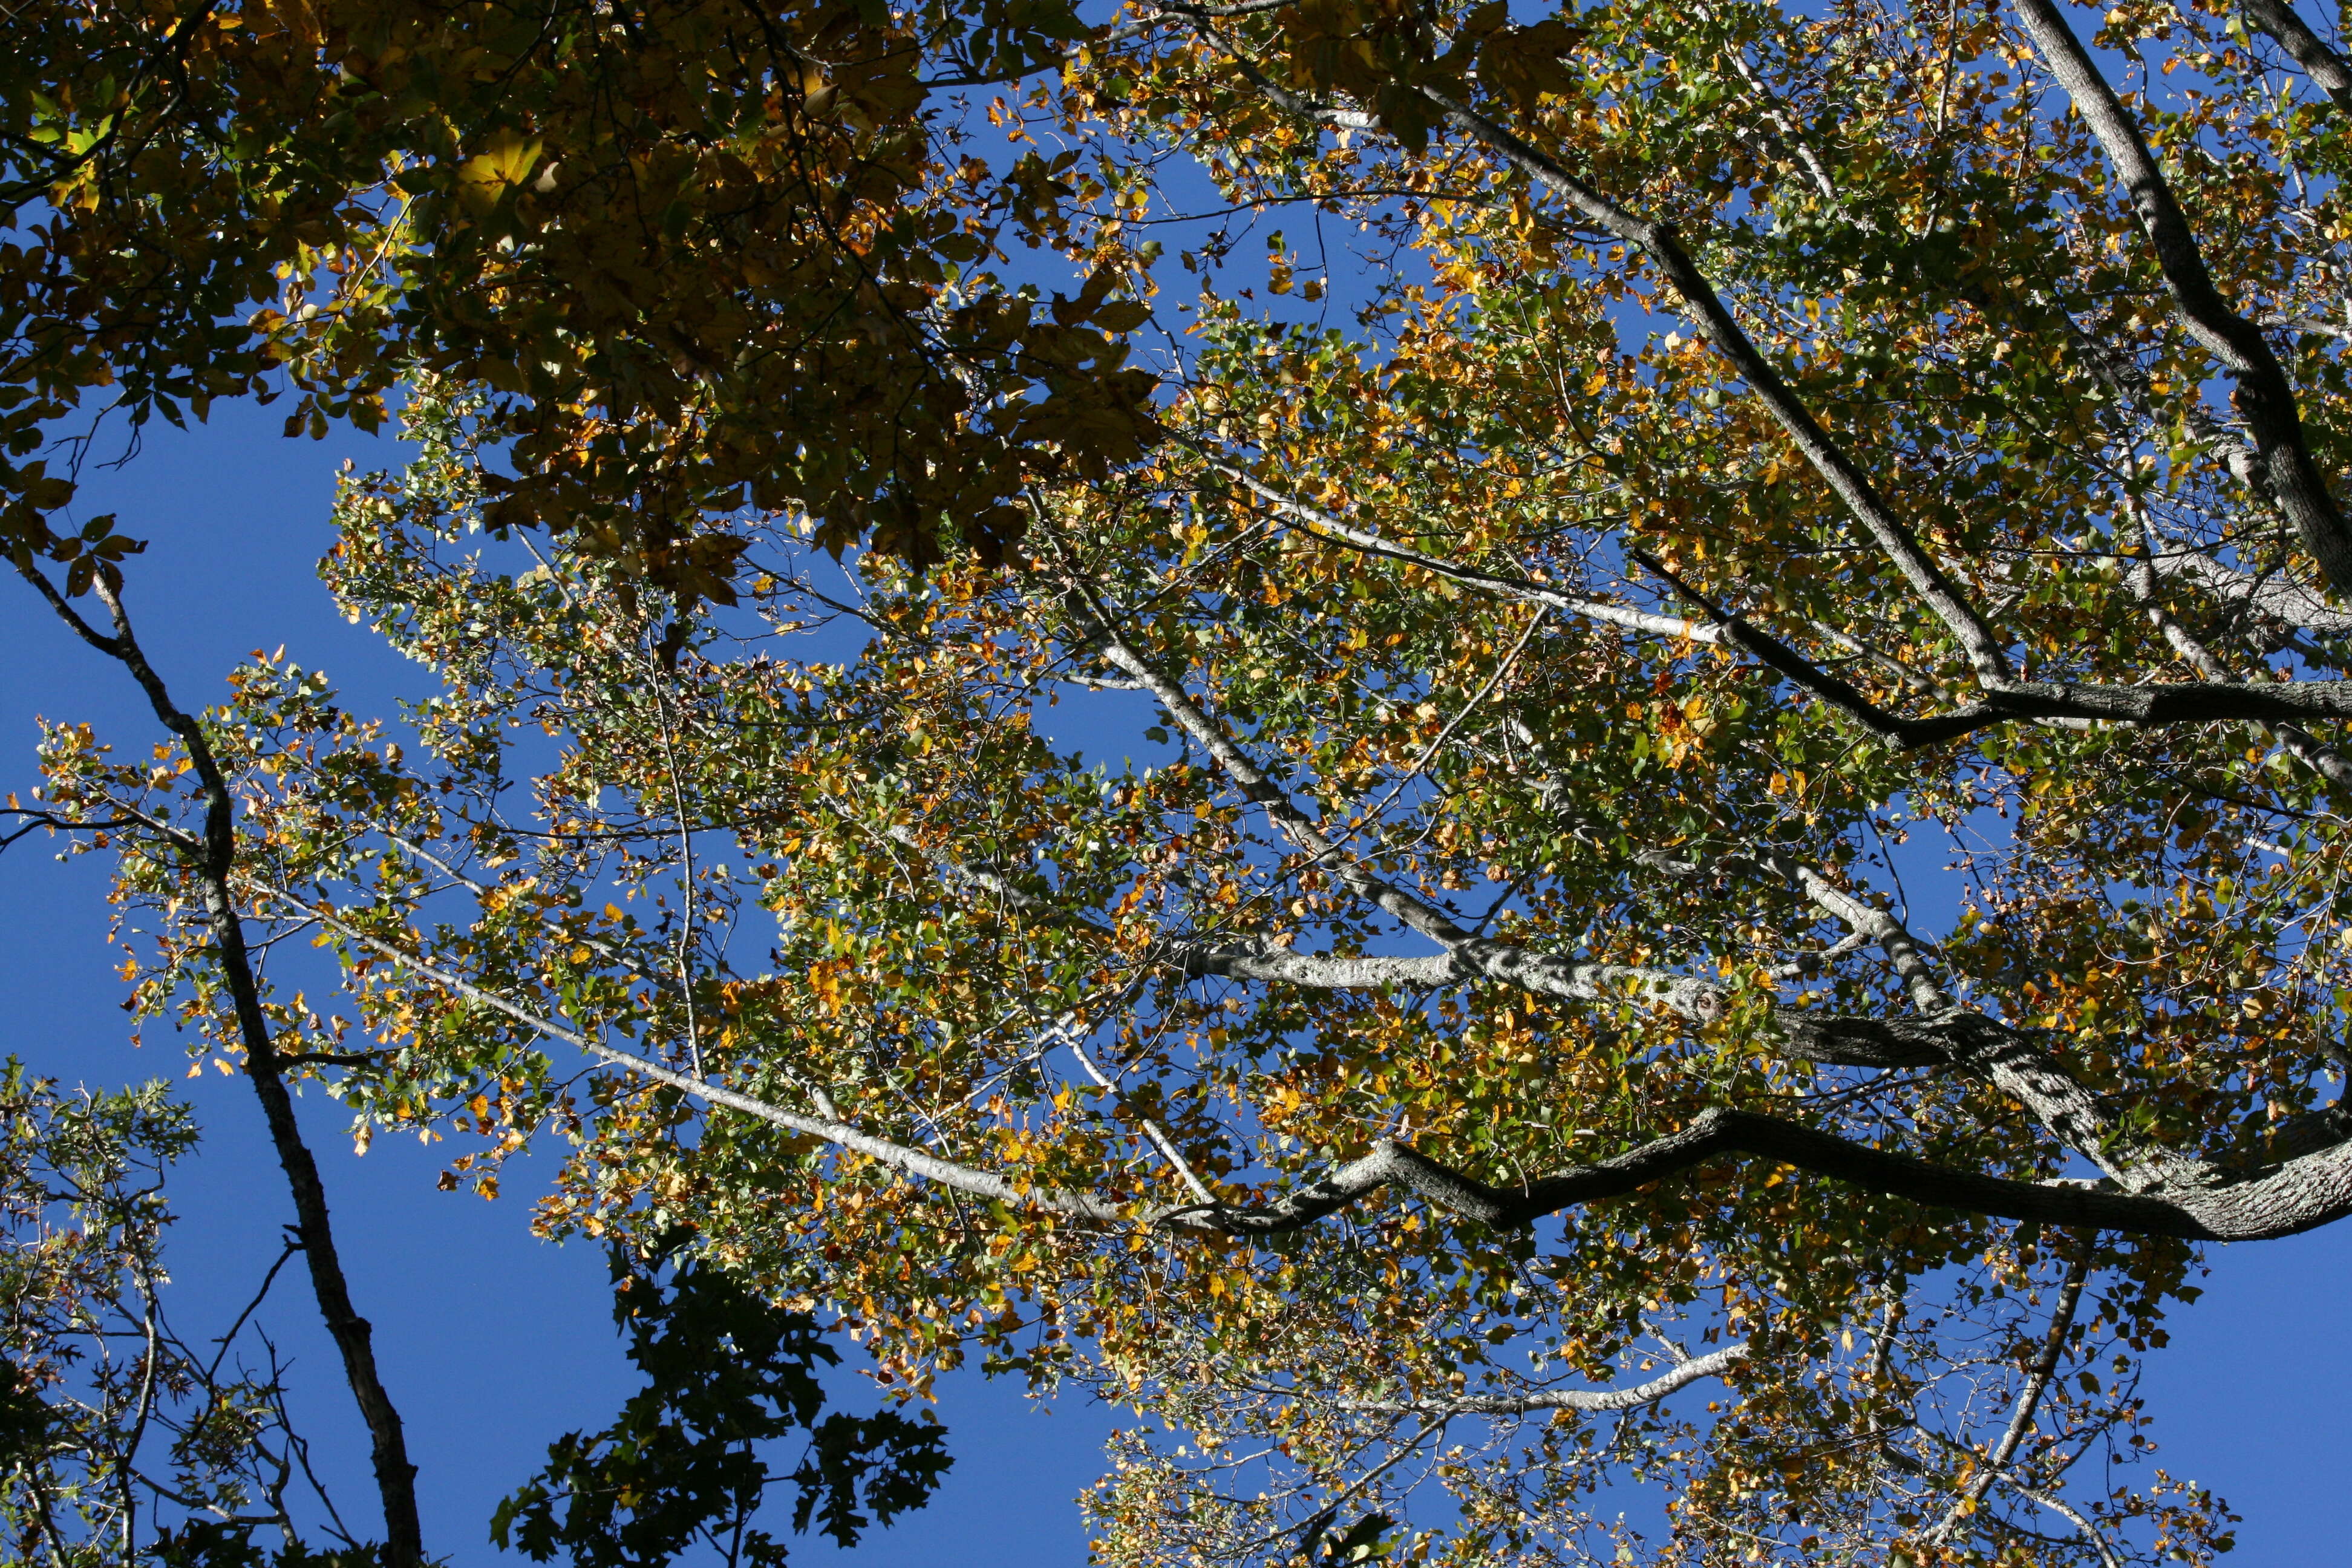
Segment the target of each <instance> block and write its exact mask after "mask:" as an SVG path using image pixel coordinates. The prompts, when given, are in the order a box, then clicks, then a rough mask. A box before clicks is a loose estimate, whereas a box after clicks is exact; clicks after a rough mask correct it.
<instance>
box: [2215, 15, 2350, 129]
mask: <svg viewBox="0 0 2352 1568" xmlns="http://www.w3.org/2000/svg"><path fill="white" fill-rule="evenodd" d="M2242 4H2243V9H2244V11H2245V13H2246V20H2247V21H2249V22H2252V24H2253V25H2254V26H2257V27H2259V28H2261V29H2262V30H2263V32H2265V33H2268V34H2269V35H2270V36H2271V37H2273V39H2275V40H2276V41H2277V43H2278V46H2279V47H2281V48H2283V49H2284V50H2285V51H2286V52H2287V53H2288V54H2289V55H2290V56H2292V57H2293V58H2294V63H2295V64H2297V65H2299V66H2301V67H2302V68H2303V71H2304V74H2305V76H2307V77H2309V78H2310V79H2312V80H2313V81H2315V82H2316V83H2318V84H2319V86H2320V88H2321V89H2322V90H2323V91H2325V92H2326V94H2327V96H2328V97H2330V98H2332V99H2334V100H2336V107H2337V108H2338V109H2352V65H2347V63H2346V61H2345V58H2344V57H2343V56H2342V55H2339V54H2337V53H2336V51H2335V50H2334V49H2331V48H2329V47H2327V41H2326V39H2325V38H2322V37H2320V36H2319V35H2318V34H2317V33H2315V32H2314V31H2313V30H2312V27H2311V24H2310V23H2308V22H2305V20H2304V19H2303V18H2302V17H2301V16H2296V15H2295V11H2294V6H2293V5H2290V4H2288V0H2242Z"/></svg>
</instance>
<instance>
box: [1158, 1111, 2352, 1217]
mask: <svg viewBox="0 0 2352 1568" xmlns="http://www.w3.org/2000/svg"><path fill="white" fill-rule="evenodd" d="M1733 1155H1745V1156H1749V1157H1753V1158H1761V1159H1767V1160H1772V1161H1776V1162H1778V1163H1781V1164H1784V1165H1791V1166H1794V1167H1795V1168H1797V1169H1798V1170H1801V1171H1807V1172H1810V1173H1813V1174H1815V1175H1819V1176H1826V1177H1828V1178H1830V1179H1831V1180H1833V1181H1837V1182H1842V1183H1844V1184H1849V1185H1852V1186H1856V1187H1860V1188H1862V1189H1864V1190H1865V1191H1868V1192H1874V1193H1879V1194H1885V1195H1886V1196H1889V1197H1898V1198H1906V1199H1908V1200H1910V1201H1911V1202H1913V1203H1917V1204H1923V1205H1929V1206H1932V1207H1937V1208H1951V1209H1959V1210H1962V1211H1965V1212H1968V1213H1972V1214H1981V1215H1991V1216H1994V1217H1996V1218H2001V1219H2012V1220H2021V1221H2025V1222H2028V1223H2031V1224H2036V1225H2050V1226H2070V1227H2075V1228H2080V1229H2088V1230H2114V1231H2121V1232H2125V1233H2126V1234H2129V1235H2135V1236H2166V1237H2179V1238H2180V1239H2183V1240H2189V1241H2253V1240H2267V1239H2271V1238H2274V1237H2283V1236H2293V1235H2296V1234H2299V1233H2300V1232H2303V1231H2306V1230H2312V1229H2315V1228H2317V1227H2318V1226H2323V1225H2326V1224H2329V1223H2331V1222H2332V1221H2335V1220H2337V1219H2341V1218H2343V1217H2344V1216H2345V1215H2352V1143H2346V1144H2338V1145H2336V1146H2335V1147H2333V1148H2330V1149H2327V1150H2326V1151H2323V1152H2319V1153H2315V1154H2309V1155H2305V1156H2304V1157H2303V1158H2301V1159H2297V1160H2292V1161H2289V1162H2287V1163H2285V1164H2284V1165H2281V1166H2279V1167H2276V1168H2275V1169H2273V1170H2272V1171H2270V1172H2268V1173H2265V1174H2263V1175H2260V1176H2255V1177H2249V1178H2245V1179H2242V1180H2240V1181H2237V1182H2234V1183H2231V1184H2225V1185H2221V1186H2216V1187H2211V1188H2201V1189H2193V1190H2188V1191H2179V1190H2167V1191H2163V1192H2158V1193H2122V1192H2112V1191H2106V1190H2103V1189H2100V1188H2097V1187H2093V1186H2086V1185H2084V1184H2077V1183H2072V1182H2053V1183H2046V1184H2045V1183H2037V1182H2021V1181H2013V1180H2011V1179H2009V1178H2007V1177H2001V1176H1988V1175H1984V1174H1982V1173H1978V1172H1974V1171H1959V1170H1954V1169H1952V1168H1950V1167H1948V1166H1943V1165H1937V1164H1933V1163H1929V1162H1927V1161H1925V1160H1920V1159H1916V1158H1914V1157H1912V1156H1911V1155H1908V1154H1898V1153H1892V1152H1888V1151H1886V1150H1883V1149H1874V1148H1872V1147H1870V1146H1869V1145H1867V1144H1863V1143H1856V1142H1852V1141H1851V1140H1848V1139H1844V1138H1841V1137H1838V1136H1837V1135H1836V1134H1834V1133H1830V1132H1823V1131H1819V1130H1817V1129H1814V1128H1811V1127H1805V1126H1801V1125H1800V1124H1798V1123H1796V1122H1792V1121H1782V1120H1780V1119H1779V1118H1777V1117H1772V1116H1766V1115H1763V1114H1760V1113H1759V1112H1756V1111H1752V1110H1722V1109H1717V1110H1706V1111H1702V1112H1700V1113H1699V1115H1697V1116H1696V1117H1695V1118H1694V1119H1693V1120H1692V1121H1691V1123H1690V1125H1689V1126H1687V1127H1685V1128H1684V1129H1683V1130H1682V1131H1679V1132H1675V1133H1672V1134H1669V1135H1668V1136H1666V1137H1664V1138H1660V1139H1657V1140H1655V1141H1654V1142H1649V1143H1645V1144H1643V1145H1642V1146H1641V1147H1640V1148H1638V1149H1634V1150H1631V1151H1629V1152H1626V1153H1623V1154H1620V1155H1618V1156H1616V1157H1615V1158H1613V1159H1609V1160H1603V1161H1601V1162H1600V1163H1596V1164H1592V1165H1587V1166H1583V1167H1581V1168H1580V1169H1577V1170H1572V1171H1566V1172H1562V1173H1559V1174H1556V1175H1550V1176H1545V1177H1542V1178H1539V1179H1538V1180H1536V1181H1532V1182H1529V1183H1527V1184H1524V1185H1523V1186H1520V1187H1518V1188H1517V1189H1511V1188H1502V1187H1495V1186H1490V1185H1488V1184H1486V1183H1485V1182H1482V1181H1480V1180H1478V1179H1477V1178H1476V1177H1475V1176H1470V1175H1465V1174H1464V1173H1461V1172H1459V1171H1455V1170H1454V1169H1452V1168H1451V1167H1449V1166H1446V1165H1444V1164H1441V1163H1438V1162H1437V1161H1435V1160H1433V1159H1432V1158H1430V1157H1429V1156H1428V1155H1426V1154H1423V1153H1421V1152H1418V1151H1416V1150H1414V1149H1412V1148H1410V1147H1408V1146H1407V1145H1405V1144H1402V1143H1399V1142H1391V1141H1383V1142H1381V1143H1379V1144H1377V1145H1375V1146H1374V1148H1373V1150H1372V1152H1370V1153H1369V1154H1366V1155H1365V1156H1363V1157H1362V1158H1361V1159H1359V1160H1355V1161H1352V1162H1350V1163H1348V1164H1346V1165H1344V1166H1342V1167H1340V1168H1339V1170H1337V1171H1334V1172H1333V1173H1330V1174H1329V1175H1328V1176H1325V1177H1324V1178H1322V1179H1321V1180H1319V1181H1317V1182H1314V1183H1311V1184H1308V1185H1307V1186H1305V1187H1302V1188H1299V1189H1297V1191H1295V1192H1292V1193H1289V1194H1285V1195H1284V1196H1282V1197H1279V1198H1276V1199H1274V1200H1273V1201H1271V1202H1268V1203H1265V1204H1264V1205H1259V1206H1256V1207H1251V1208H1242V1207H1237V1206H1231V1207H1225V1208H1220V1209H1214V1210H1210V1211H1207V1212H1206V1213H1205V1214H1202V1215H1200V1217H1202V1218H1205V1219H1206V1220H1207V1221H1208V1222H1209V1223H1210V1224H1212V1225H1213V1226H1216V1227H1217V1228H1219V1229H1223V1230H1226V1231H1230V1232H1232V1233H1233V1234H1234V1235H1237V1236H1276V1235H1281V1234H1283V1233H1284V1232H1286V1231H1294V1230H1299V1229H1303V1228H1304V1227H1306V1226H1309V1225H1312V1224H1314V1223H1316V1222H1317V1221H1318V1220H1320V1219H1323V1218H1326V1217H1328V1215H1334V1214H1337V1213H1339V1211H1340V1210H1342V1209H1345V1208H1347V1207H1349V1206H1350V1205H1354V1204H1356V1203H1358V1202H1360V1201H1361V1200H1363V1199H1364V1198H1366V1197H1368V1196H1370V1194H1373V1193H1376V1192H1378V1191H1379V1190H1380V1189H1381V1188H1382V1187H1386V1186H1389V1185H1391V1184H1394V1185H1397V1186H1401V1187H1403V1188H1405V1189H1406V1190H1408V1191H1410V1192H1412V1193H1413V1194H1416V1195H1417V1196H1419V1197H1421V1198H1423V1199H1424V1200H1425V1201H1427V1202H1429V1203H1431V1204H1433V1205H1436V1206H1437V1207H1439V1208H1441V1209H1444V1211H1445V1212H1447V1213H1448V1214H1451V1215H1454V1216H1455V1217H1456V1218H1458V1219H1465V1220H1469V1221H1471V1222H1474V1223H1475V1224H1480V1225H1487V1226H1497V1227H1502V1228H1517V1227H1519V1226H1527V1225H1529V1224H1532V1223H1533V1222H1534V1221H1536V1220H1538V1219H1540V1218H1542V1217H1543V1216H1544V1215H1549V1214H1556V1213H1558V1212H1559V1210H1561V1209H1564V1208H1569V1207H1572V1206H1574V1205H1580V1204H1589V1203H1596V1202H1600V1201H1601V1200H1603V1199H1608V1198H1617V1197H1624V1196H1627V1195H1629V1194H1633V1193H1635V1192H1637V1191H1639V1190H1640V1189H1642V1188H1643V1187H1645V1186H1648V1185H1649V1184H1652V1183H1654V1182H1657V1181H1662V1180H1664V1179H1665V1178H1667V1177H1669V1176H1674V1175H1678V1174H1681V1173H1684V1172H1685V1171H1689V1170H1692V1169H1694V1168H1696V1167H1697V1166H1699V1165H1702V1164H1705V1163H1707V1162H1709V1161H1711V1160H1717V1159H1720V1158H1724V1157H1727V1156H1733ZM1198 1212H1199V1211H1191V1212H1187V1213H1186V1214H1185V1217H1193V1215H1194V1214H1197V1213H1198ZM1169 1217H1171V1218H1172V1217H1175V1215H1173V1214H1171V1215H1170V1216H1169Z"/></svg>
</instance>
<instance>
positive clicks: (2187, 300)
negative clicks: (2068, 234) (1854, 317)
mask: <svg viewBox="0 0 2352 1568" xmlns="http://www.w3.org/2000/svg"><path fill="white" fill-rule="evenodd" d="M2017 8H2018V15H2019V16H2021V17H2022V18H2023V20H2024V22H2025V27H2026V31H2028V32H2029V33H2031V34H2032V36H2033V41H2034V44H2035V46H2036V47H2038V48H2039V49H2040V51H2041V54H2042V61H2043V63H2044V64H2046V65H2047V66H2048V67H2049V68H2050V73H2051V75H2053V77H2055V78H2057V79H2058V82H2059V85H2060V86H2062V87H2063V88H2064V89H2066V94H2067V96H2068V97H2069V98H2070V99H2071V100H2073V101H2074V108H2075V110H2076V111H2077V112H2079V113H2080V114H2081V115H2082V116H2083V119H2084V121H2085V122H2086V123H2087V124H2088V125H2089V126H2090V128H2091V133H2092V134H2093V135H2094V136H2095V137H2097V138H2098V140H2099V145H2100V146H2101V147H2102V148H2103V149H2105V153H2106V154H2107V160H2108V162H2109V163H2112V164H2114V166H2115V170H2116V176H2117V177H2118V178H2119V179H2121V180H2122V182H2123V184H2124V188H2125V190H2126V191H2127V192H2128V193H2129V194H2130V195H2131V200H2132V210H2133V212H2134V214H2135V215H2136V216H2137V217H2138V219H2139V225H2140V229H2141V232H2143V233H2144V234H2146V235H2147V238H2148V242H2149V244H2150V246H2151V247H2153V248H2154V250H2155V252H2156V260H2157V266H2158V268H2159V269H2160V270H2161V271H2162V273H2163V275H2164V283H2165V288H2166V289H2167V290H2168V291H2169V292H2170V294H2171V295H2172V300H2173V305H2174V308H2175V310H2176V311H2177V313H2178V314H2179V317H2180V320H2181V322H2182V324H2183V325H2184V326H2186V327H2187V328H2188V329H2189V335H2190V336H2191V337H2193V338H2195V339H2196V340H2197V341H2198V342H2200V343H2201V344H2203V345H2204V346H2205V347H2206V348H2207V349H2208V350H2209V351H2210V352H2211V353H2213V354H2214V356H2215V357H2216V358H2218V359H2219V360H2221V363H2222V364H2223V365H2225V366H2227V367H2228V369H2229V371H2230V373H2231V375H2232V376H2233V377H2234V378H2235V380H2236V382H2237V395H2236V399H2235V401H2236V404H2237V407H2238V412H2239V413H2240V415H2241V416H2242V417H2243V418H2244V419H2245V422H2246V429H2247V433H2248V434H2250V435H2251V436H2252V437H2253V439H2254V449H2255V452H2256V454H2257V455H2258V456H2259V458H2261V460H2262V466H2263V473H2264V475H2265V476H2266V477H2267V478H2268V479H2269V481H2270V489H2271V495H2272V497H2273V500H2276V501H2277V503H2278V506H2279V510H2281V511H2283V512H2284V513H2285V514H2286V517H2287V521H2290V522H2292V523H2294V528H2295V531H2296V532H2297V533H2298V534H2300V535H2301V536H2302V539H2303V543H2304V548H2305V549H2306V550H2308V551H2309V552H2311V554H2312V558H2313V559H2314V560H2315V561H2317V562H2318V563H2319V570H2320V572H2321V574H2322V575H2324V576H2325V577H2326V579H2327V581H2328V583H2329V584H2331V585H2332V586H2333V587H2334V588H2335V589H2336V592H2337V593H2339V594H2352V527H2347V524H2346V521H2345V519H2344V514H2343V513H2342V512H2341V511H2340V510H2337V508H2336V500H2335V497H2334V496H2332V495H2331V494H2329V492H2328V488H2327V479H2326V476H2325V475H2323V474H2322V473H2321V472H2320V470H2319V465H2318V463H2317V461H2316V460H2315V458H2313V457H2312V455H2311V449H2310V447H2308V446H2307V445H2306V444H2305V440H2304V435H2303V419H2302V416H2301V414H2300V413H2299V412H2298V410H2297V407H2296V401H2295V395H2294V386H2293V385H2292V384H2290V383H2289V382H2288V380H2287V376H2286V371H2285V369H2284V367H2283V366H2281V365H2280V363H2279V362H2278V356H2277V355H2276V354H2274V353H2272V351H2271V345H2270V341H2269V340H2268V339H2267V338H2265V337H2263V331H2262V329H2261V328H2259V327H2257V326H2255V325H2254V323H2253V322H2252V321H2248V320H2246V319H2245V317H2243V316H2242V315H2240V314H2239V313H2238V312H2237V311H2236V310H2234V309H2232V308H2231V305H2230V303H2229V301H2228V300H2225V299H2223V298H2222V296H2221V289H2219V288H2217V287H2215V285H2214V282H2213V279H2212V275H2211V274H2210V272H2208V271H2207V270H2206V267H2205V256H2204V252H2203V251H2202V250H2201V249H2200V247H2199V246H2198V243H2197V237H2196V234H2195V232H2194V231H2193V230H2191V229H2190V227H2189V219H2188V217H2187V216H2186V215H2185V214H2183V213H2182V211H2181V210H2180V204H2179V201H2178V199H2176V198H2175V197H2174V195H2173V194H2172V187H2171V186H2170V184H2168V183H2167V182H2166V180H2165V178H2164V174H2163V172H2162V171H2161V170H2160V169H2158V166H2157V162H2156V158H2155V155H2154V154H2153V153H2150V152H2149V150H2148V146H2147V142H2146V140H2145V139H2143V138H2142V137H2141V135H2140V132H2139V127H2138V126H2137V124H2135V123H2134V122H2133V121H2132V119H2131V116H2130V115H2129V114H2127V113H2126V111H2125V110H2124V106H2123V100H2121V99H2119V98H2117V97H2116V90H2115V89H2114V88H2113V87H2111V86H2109V85H2108V83H2107V79H2106V78H2105V76H2103V75H2101V74H2100V72H2099V68H2098V67H2097V65H2096V64H2095V63H2094V62H2093V61H2092V59H2091V57H2090V54H2089V52H2088V51H2086V50H2085V49H2084V47H2083V44H2082V40H2081V39H2079V38H2077V37H2075V36H2074V29H2073V28H2072V27H2070V26H2067V24H2066V18H2065V17H2064V16H2063V15H2061V14H2060V12H2059V10H2058V7H2057V5H2055V4H2053V0H2017Z"/></svg>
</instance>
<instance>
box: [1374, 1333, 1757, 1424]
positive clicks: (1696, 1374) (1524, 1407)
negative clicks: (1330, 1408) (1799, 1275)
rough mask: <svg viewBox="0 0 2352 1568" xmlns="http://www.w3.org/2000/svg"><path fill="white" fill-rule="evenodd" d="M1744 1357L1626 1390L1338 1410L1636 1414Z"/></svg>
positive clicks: (1712, 1357) (1683, 1369) (1691, 1365)
mask: <svg viewBox="0 0 2352 1568" xmlns="http://www.w3.org/2000/svg"><path fill="white" fill-rule="evenodd" d="M1747 1359H1748V1342H1747V1341H1746V1340H1741V1341H1740V1342H1738V1343H1737V1344H1729V1345H1726V1346H1724V1347H1723V1348H1722V1349H1721V1350H1718V1351H1710V1352H1707V1353H1706V1354H1705V1355H1703V1356H1694V1357H1692V1358H1691V1359H1690V1360H1688V1361H1682V1362H1677V1363H1675V1365H1674V1366H1673V1367H1672V1368H1671V1369H1669V1370H1668V1371H1666V1372H1664V1373H1660V1374H1659V1375H1657V1376H1656V1377H1654V1378H1652V1379H1651V1380H1650V1381H1649V1382H1647V1383H1638V1384H1633V1386H1632V1387H1629V1388H1542V1389H1533V1390H1530V1391H1529V1392H1528V1393H1526V1394H1496V1395H1472V1396H1467V1397H1462V1398H1454V1399H1429V1400H1412V1401H1396V1400H1381V1399H1343V1400H1341V1401H1340V1402H1339V1407H1340V1408H1341V1409H1342V1410H1367V1411H1377V1412H1380V1413H1381V1414H1383V1415H1432V1416H1436V1417H1439V1418H1441V1419H1444V1418H1448V1417H1452V1416H1455V1415H1532V1414H1533V1413H1535V1412H1536V1411H1538V1410H1591V1411H1618V1410H1639V1409H1641V1408H1642V1407H1643V1406H1644V1405H1655V1404H1656V1403H1657V1402H1658V1401H1659V1400H1661V1399H1664V1398H1665V1397H1666V1396H1667V1395H1668V1394H1674V1393H1675V1392H1677V1391H1678V1390H1681V1389H1685V1388H1688V1387H1689V1386H1690V1385H1691V1384H1694V1383H1697V1382H1700V1381H1701V1380H1703V1379H1706V1378H1710V1377H1720V1376H1721V1375H1723V1373H1726V1372H1728V1371H1729V1370H1730V1369H1731V1368H1733V1367H1735V1366H1737V1365H1738V1364H1739V1363H1741V1362H1743V1361H1746V1360H1747Z"/></svg>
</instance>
